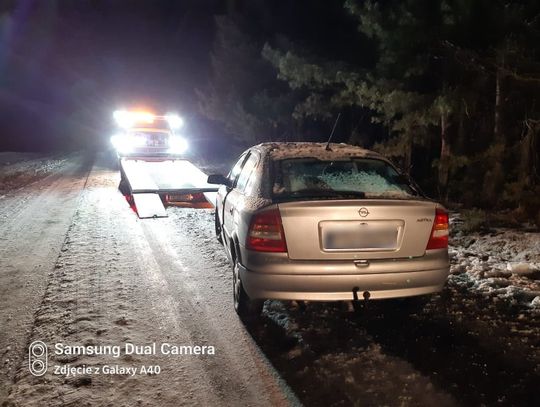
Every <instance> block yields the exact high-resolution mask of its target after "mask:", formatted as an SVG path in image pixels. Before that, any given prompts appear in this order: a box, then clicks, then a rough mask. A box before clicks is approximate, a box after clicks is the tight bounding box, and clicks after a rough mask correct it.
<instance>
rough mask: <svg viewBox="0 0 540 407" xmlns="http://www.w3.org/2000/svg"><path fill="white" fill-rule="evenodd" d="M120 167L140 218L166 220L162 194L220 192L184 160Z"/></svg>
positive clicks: (134, 161) (126, 161)
mask: <svg viewBox="0 0 540 407" xmlns="http://www.w3.org/2000/svg"><path fill="white" fill-rule="evenodd" d="M120 167H121V171H122V175H123V177H124V178H125V180H126V181H127V183H128V186H129V189H130V192H131V194H132V195H133V199H134V201H135V205H136V207H137V213H138V215H139V218H155V217H166V216H167V212H166V210H165V207H164V206H163V202H162V200H161V198H160V194H170V193H180V194H182V193H195V192H215V191H217V186H216V185H210V184H208V183H207V182H206V179H207V175H206V174H205V173H204V172H202V171H201V170H200V169H198V168H197V167H196V166H195V165H193V164H192V163H191V162H189V161H188V160H184V159H151V158H144V159H138V158H122V159H121V160H120Z"/></svg>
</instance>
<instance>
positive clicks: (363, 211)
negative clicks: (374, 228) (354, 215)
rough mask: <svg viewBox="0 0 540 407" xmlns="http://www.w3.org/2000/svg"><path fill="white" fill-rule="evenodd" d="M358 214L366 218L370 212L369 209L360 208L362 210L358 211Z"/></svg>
mask: <svg viewBox="0 0 540 407" xmlns="http://www.w3.org/2000/svg"><path fill="white" fill-rule="evenodd" d="M358 214H359V215H360V216H361V217H363V218H365V217H366V216H368V215H369V211H368V210H367V208H360V210H359V211H358Z"/></svg>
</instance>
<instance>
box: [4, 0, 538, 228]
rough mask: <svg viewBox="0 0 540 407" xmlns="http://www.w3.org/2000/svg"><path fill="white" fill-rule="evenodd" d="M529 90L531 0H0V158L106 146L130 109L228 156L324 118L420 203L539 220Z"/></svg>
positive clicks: (532, 86)
mask: <svg viewBox="0 0 540 407" xmlns="http://www.w3.org/2000/svg"><path fill="white" fill-rule="evenodd" d="M539 94H540V3H538V2H537V1H533V0H526V1H519V2H518V1H503V0H493V1H488V0H379V1H370V0H336V1H325V0H297V1H289V0H273V1H263V0H251V1H248V0H182V1H179V0H178V1H176V0H154V1H149V0H148V1H146V0H77V1H71V0H11V1H9V0H8V1H6V0H4V1H1V2H0V151H2V150H12V151H57V150H81V149H86V150H96V149H103V148H108V147H109V143H108V140H109V137H110V135H111V133H112V132H113V131H114V125H113V123H112V112H113V111H114V110H115V109H117V108H122V107H124V108H129V107H143V108H148V109H152V110H154V111H156V112H166V111H176V112H178V113H179V114H180V115H182V116H183V117H184V118H185V121H186V127H185V129H184V135H185V137H186V138H187V139H188V141H189V143H190V145H191V152H192V154H194V155H197V156H199V157H202V158H203V159H204V160H207V161H208V162H212V161H214V162H218V161H219V162H231V160H233V159H234V156H235V155H236V154H237V153H238V152H239V151H240V150H242V149H244V148H246V147H247V146H249V145H253V144H256V143H258V142H262V141H295V140H299V141H326V140H327V138H328V136H329V134H330V132H331V129H332V127H333V125H334V122H335V120H336V117H337V116H338V115H340V121H339V123H338V124H337V127H336V133H335V136H334V141H336V142H348V143H351V144H357V145H361V146H364V147H368V148H372V149H375V150H377V151H379V152H381V153H383V154H385V155H386V156H388V157H390V158H392V159H393V160H394V161H395V162H396V163H397V164H398V165H399V166H400V167H401V168H402V169H403V171H405V172H409V173H411V174H412V175H413V177H414V178H415V179H417V180H418V181H419V183H420V184H421V186H422V187H423V188H424V189H425V190H427V191H428V192H429V193H430V194H431V195H432V196H434V197H437V198H438V199H441V200H443V201H445V202H447V203H449V204H456V205H458V206H460V205H463V206H466V207H480V208H484V209H494V208H495V209H498V210H511V211H513V212H512V216H511V217H510V218H512V219H514V220H516V222H526V221H530V220H532V221H536V222H537V223H538V224H540V186H539V185H540V100H538V95H539ZM507 218H508V217H507Z"/></svg>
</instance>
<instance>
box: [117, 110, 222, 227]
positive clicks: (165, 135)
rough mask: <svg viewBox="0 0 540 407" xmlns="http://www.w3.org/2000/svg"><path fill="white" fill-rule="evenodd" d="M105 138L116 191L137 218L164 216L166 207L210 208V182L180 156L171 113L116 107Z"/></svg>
mask: <svg viewBox="0 0 540 407" xmlns="http://www.w3.org/2000/svg"><path fill="white" fill-rule="evenodd" d="M113 118H114V121H115V122H116V126H117V132H116V133H115V134H114V135H113V136H112V137H111V143H112V145H113V147H114V149H115V151H116V154H117V157H118V162H119V168H120V174H121V179H120V185H119V189H120V191H121V192H122V193H123V194H124V196H125V197H126V199H127V200H128V202H129V203H130V205H131V206H132V208H134V209H135V211H136V213H137V214H138V216H139V218H158V217H166V216H167V211H166V209H165V207H166V206H168V205H175V206H183V207H195V208H211V207H213V205H212V204H211V203H210V201H213V199H212V198H211V196H212V195H211V194H214V193H215V192H216V191H217V187H216V186H215V185H210V184H208V183H207V182H206V179H207V176H206V174H205V173H204V172H202V171H201V170H200V169H199V168H197V167H196V166H195V165H193V164H192V163H191V162H190V161H189V160H188V159H187V158H186V156H185V154H186V151H187V150H188V143H187V141H186V140H185V138H184V137H182V136H181V135H180V134H179V130H180V129H181V128H182V126H183V120H182V118H181V117H180V116H178V115H177V114H172V113H168V114H165V115H156V114H154V113H151V112H148V111H139V110H137V111H129V110H117V111H115V112H114V114H113Z"/></svg>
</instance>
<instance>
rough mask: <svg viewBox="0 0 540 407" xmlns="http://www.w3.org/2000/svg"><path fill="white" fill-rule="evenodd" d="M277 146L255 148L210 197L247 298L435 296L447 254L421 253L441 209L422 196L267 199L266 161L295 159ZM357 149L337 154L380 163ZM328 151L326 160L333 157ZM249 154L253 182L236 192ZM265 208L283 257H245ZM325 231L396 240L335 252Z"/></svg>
mask: <svg viewBox="0 0 540 407" xmlns="http://www.w3.org/2000/svg"><path fill="white" fill-rule="evenodd" d="M283 144H286V143H283ZM293 144H295V145H298V144H302V143H293ZM304 144H306V146H305V147H306V148H304V147H303V146H302V147H301V149H300V150H301V151H302V154H304V156H306V157H311V155H310V154H312V152H311V151H313V148H312V147H313V145H314V143H304ZM276 145H279V143H272V144H271V146H270V147H269V146H268V145H259V146H254V147H253V148H251V149H249V150H247V152H245V153H243V155H242V156H241V158H240V159H239V160H238V161H237V163H236V165H235V167H234V168H235V169H234V170H233V171H231V173H230V174H229V180H228V182H229V185H227V186H221V187H220V188H219V190H218V193H217V195H216V218H217V223H218V224H219V230H220V231H221V237H222V239H223V242H224V246H225V248H226V251H227V255H228V257H229V259H230V260H231V261H232V262H236V263H237V264H238V266H239V272H240V278H241V281H242V283H243V286H244V288H245V291H246V293H247V294H248V296H249V297H250V298H252V299H281V300H307V301H334V300H352V299H353V290H357V291H358V290H359V291H360V292H363V291H369V293H370V298H372V299H378V298H380V299H382V298H397V297H407V296H415V295H424V294H429V293H435V292H438V291H440V290H441V289H442V287H443V286H444V283H445V281H446V279H447V276H448V272H449V260H448V250H447V249H437V250H428V251H426V246H427V243H428V240H429V238H430V235H431V230H432V227H433V221H434V217H435V210H436V208H442V206H440V205H439V204H437V203H436V202H433V201H431V200H429V199H426V198H425V197H423V196H421V195H419V196H416V197H411V198H410V199H391V198H388V199H365V198H359V199H350V198H348V199H310V200H298V199H293V200H275V199H272V195H271V194H272V185H270V183H271V182H272V173H271V169H272V165H273V164H272V163H273V161H274V160H276V159H280V158H282V156H285V157H291V156H294V151H287V146H285V147H283V146H280V147H279V148H281V150H280V151H279V152H278V153H277V154H276V153H275V149H274V146H276ZM357 149H358V152H356V150H355V148H354V147H352V146H347V148H343V151H346V153H347V154H348V155H349V156H356V154H358V156H360V157H362V156H366V157H370V158H375V159H379V158H380V159H381V160H384V159H383V158H382V157H380V156H379V155H377V154H376V153H373V152H369V151H367V150H363V149H360V148H357ZM335 150H337V149H335ZM335 150H334V151H332V152H331V154H332V157H339V154H338V152H336V151H335ZM315 151H319V150H316V149H315ZM251 154H257V155H258V157H259V160H258V163H257V165H256V168H254V169H251V170H250V171H251V172H252V174H251V175H250V179H251V178H253V177H254V178H253V180H252V182H251V184H249V183H247V184H249V185H250V187H247V184H244V185H243V188H238V187H237V182H238V179H239V178H242V177H243V175H242V174H243V173H242V172H243V170H244V168H245V167H244V164H245V163H246V162H248V161H249V156H250V155H251ZM320 155H321V156H322V157H324V154H323V153H321V154H320ZM245 176H246V177H247V174H245ZM244 178H245V177H244ZM272 209H278V210H279V213H280V215H281V220H282V225H283V230H284V235H285V240H286V245H287V252H286V253H266V252H256V251H252V250H248V249H247V248H246V239H247V235H248V231H249V226H250V222H251V219H252V217H253V215H254V214H255V213H257V212H259V211H261V210H272ZM332 227H335V229H336V230H341V229H347V228H351V230H355V228H356V227H359V228H366V227H367V228H368V229H369V230H372V231H374V235H373V236H375V235H377V232H378V231H382V234H383V235H386V236H395V241H394V240H391V239H390V238H388V239H390V240H388V239H387V241H381V242H379V243H377V244H375V245H373V246H370V245H367V246H362V242H360V243H359V245H358V247H357V246H352V247H348V246H342V245H341V243H340V244H339V245H337V246H335V245H334V243H331V244H328V242H329V241H330V242H333V240H332V239H330V240H325V239H326V237H327V235H326V234H325V233H327V230H330V232H331V233H333V232H332V230H331V229H332ZM362 230H365V229H362ZM392 239H394V237H393V238H392ZM383 240H384V239H383ZM329 245H330V246H331V247H329ZM332 245H334V246H332Z"/></svg>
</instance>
